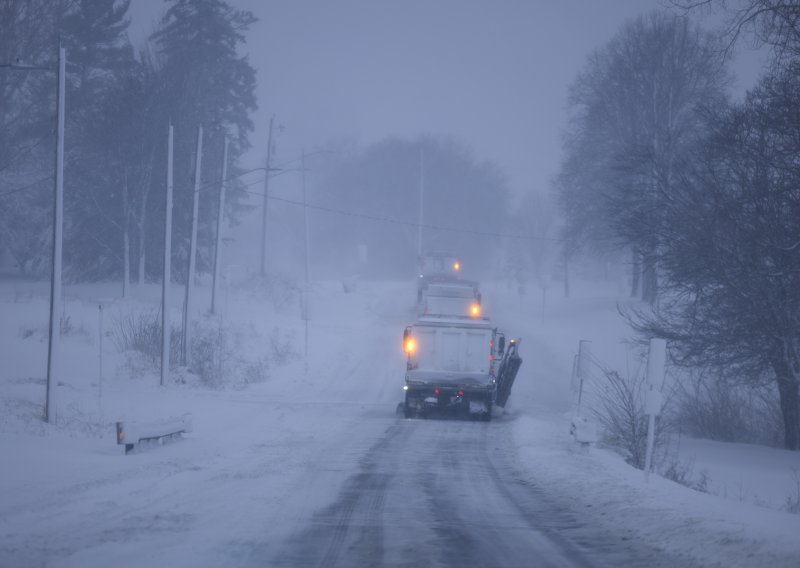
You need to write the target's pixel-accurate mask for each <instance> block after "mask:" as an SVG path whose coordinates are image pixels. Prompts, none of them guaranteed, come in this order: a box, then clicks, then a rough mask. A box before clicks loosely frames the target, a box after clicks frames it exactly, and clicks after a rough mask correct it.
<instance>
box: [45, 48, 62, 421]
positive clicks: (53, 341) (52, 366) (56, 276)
mask: <svg viewBox="0 0 800 568" xmlns="http://www.w3.org/2000/svg"><path fill="white" fill-rule="evenodd" d="M66 61H67V56H66V51H65V50H64V48H63V47H61V46H60V45H59V47H58V119H57V122H58V127H57V131H58V134H57V137H56V185H55V200H54V207H53V216H54V220H53V276H52V278H51V280H50V341H49V343H48V346H47V391H46V395H45V405H44V417H45V420H46V421H47V422H49V423H50V424H54V423H55V421H56V405H55V389H56V387H57V386H58V382H57V377H56V366H57V363H58V344H59V340H60V339H61V253H62V245H63V230H64V102H65V101H64V94H65V93H64V90H65V86H66V85H65V76H66Z"/></svg>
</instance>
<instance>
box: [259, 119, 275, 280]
mask: <svg viewBox="0 0 800 568" xmlns="http://www.w3.org/2000/svg"><path fill="white" fill-rule="evenodd" d="M274 121H275V115H272V116H271V117H270V119H269V136H268V137H267V162H266V164H265V165H266V168H265V170H264V202H263V204H262V206H261V271H260V274H261V276H266V275H267V202H268V200H269V172H270V164H271V163H272V125H273V123H274Z"/></svg>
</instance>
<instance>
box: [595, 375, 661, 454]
mask: <svg viewBox="0 0 800 568" xmlns="http://www.w3.org/2000/svg"><path fill="white" fill-rule="evenodd" d="M646 389H647V384H646V382H645V378H644V375H643V374H642V373H639V374H638V375H637V376H633V377H625V376H623V375H620V374H619V373H618V372H616V371H607V370H606V371H603V376H602V377H601V378H597V379H595V380H594V381H593V384H592V393H591V394H590V395H589V396H588V397H587V398H589V399H590V402H589V403H590V407H591V412H592V414H593V415H594V417H595V419H596V420H597V422H598V423H599V424H600V426H601V429H602V432H603V440H604V442H605V443H607V444H608V445H610V446H612V447H614V448H616V449H618V450H620V451H621V452H622V453H623V455H624V456H625V461H627V462H628V463H629V464H630V465H632V466H634V467H635V468H637V469H644V465H645V463H644V462H645V454H646V450H647V426H648V416H647V415H646V414H645V412H644V400H645V393H646ZM664 416H665V414H664V411H663V410H662V413H661V415H659V416H657V417H656V437H655V444H654V454H655V452H656V451H658V450H659V449H660V448H662V447H665V445H666V444H665V442H666V438H667V437H668V428H667V421H666V420H664V418H663V417H664Z"/></svg>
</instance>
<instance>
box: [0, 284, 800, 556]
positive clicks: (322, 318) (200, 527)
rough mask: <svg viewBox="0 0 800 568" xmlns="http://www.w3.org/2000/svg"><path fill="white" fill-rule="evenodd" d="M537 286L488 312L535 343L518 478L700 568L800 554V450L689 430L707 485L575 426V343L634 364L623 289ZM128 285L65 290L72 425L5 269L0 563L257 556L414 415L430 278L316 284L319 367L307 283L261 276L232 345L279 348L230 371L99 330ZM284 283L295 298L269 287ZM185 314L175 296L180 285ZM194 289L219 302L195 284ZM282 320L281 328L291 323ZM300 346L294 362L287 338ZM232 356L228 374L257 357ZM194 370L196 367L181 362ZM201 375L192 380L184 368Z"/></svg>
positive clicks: (689, 444)
mask: <svg viewBox="0 0 800 568" xmlns="http://www.w3.org/2000/svg"><path fill="white" fill-rule="evenodd" d="M529 294H531V295H529V297H526V298H524V299H523V300H522V301H521V300H520V298H519V297H518V296H516V294H514V293H510V292H508V291H507V290H506V288H505V287H504V286H502V285H496V286H491V285H490V286H485V287H484V291H483V297H484V301H485V305H486V312H487V313H488V314H490V315H491V314H495V316H496V317H495V322H496V323H497V324H498V325H501V326H502V327H503V328H504V329H505V330H506V331H507V332H508V333H510V334H511V335H516V336H518V337H521V338H522V346H521V353H522V355H523V358H524V363H523V367H522V371H521V372H520V377H519V378H518V380H517V384H516V386H515V390H514V393H513V395H512V403H511V405H510V408H509V412H508V413H507V414H506V415H505V416H502V417H500V418H499V420H498V424H496V425H493V426H496V427H494V428H493V430H492V431H493V432H497V433H498V435H500V436H503V440H502V444H501V445H502V447H503V448H507V451H508V453H509V454H510V455H511V457H512V459H513V462H514V463H515V464H516V467H517V468H518V473H517V475H519V476H520V477H522V478H525V479H530V480H531V481H532V482H534V483H536V484H538V485H539V486H541V487H543V488H545V490H546V491H547V492H548V493H551V494H553V495H554V496H558V497H559V498H560V499H562V500H563V501H564V502H565V503H568V504H569V506H570V507H571V508H572V510H573V511H577V512H578V513H579V514H581V515H584V516H585V518H586V519H587V520H588V521H590V522H592V523H597V524H599V525H606V526H608V527H609V529H610V530H611V529H613V530H615V531H616V532H617V534H619V535H620V538H623V539H634V540H635V539H639V540H641V541H642V542H646V543H648V544H650V545H653V546H654V547H656V548H660V549H662V550H666V551H668V552H670V553H671V554H672V555H674V556H675V555H676V556H678V557H679V558H682V559H686V561H687V564H688V563H691V562H695V563H699V564H703V565H721V566H754V565H764V564H766V563H767V562H769V563H770V564H772V565H776V566H795V565H797V564H798V562H799V561H800V542H798V540H797V538H796V535H797V534H800V516H798V515H792V514H789V513H787V512H785V511H783V510H782V508H783V506H784V505H785V502H786V498H787V497H790V496H792V495H793V492H794V491H796V483H795V477H794V476H793V469H800V455H798V454H796V453H791V452H785V451H782V450H777V449H770V448H763V447H753V446H744V445H732V444H719V443H713V442H709V441H702V440H691V439H686V438H684V439H683V440H682V441H681V445H680V458H681V459H686V460H688V459H693V460H694V471H695V472H700V471H706V472H707V475H708V479H709V491H710V493H708V494H704V493H699V492H697V491H693V490H691V489H688V488H686V487H683V486H681V485H678V484H676V483H673V482H670V481H667V480H664V479H662V478H659V477H658V476H652V477H651V478H650V481H649V483H647V484H645V482H644V480H643V479H642V473H641V472H640V471H638V470H635V469H632V468H630V467H629V466H627V465H626V464H625V463H624V461H623V460H622V458H620V457H619V456H618V455H616V454H615V453H613V452H611V451H609V450H604V449H601V448H597V447H593V448H591V449H590V450H589V451H588V452H584V451H582V450H581V449H579V448H577V447H576V446H575V445H574V443H573V442H572V441H571V439H570V437H569V435H568V433H567V430H568V422H569V420H568V416H569V412H570V408H571V401H572V393H571V392H570V388H569V377H570V370H571V365H572V357H573V355H574V353H575V349H576V347H577V342H578V340H579V339H590V340H592V341H593V352H594V354H595V355H596V356H597V357H598V359H601V360H602V361H604V362H606V363H607V364H608V365H610V366H619V367H622V366H625V365H627V364H629V359H630V357H629V354H628V351H627V348H626V346H625V344H623V343H621V340H622V339H623V338H625V337H627V336H628V335H629V332H628V330H627V329H626V327H625V324H624V322H623V321H622V320H621V318H620V317H619V316H618V315H617V311H616V302H617V300H618V297H619V290H617V289H616V287H615V286H608V285H594V286H584V287H583V288H580V289H579V290H578V291H577V292H576V294H575V296H574V297H573V298H571V299H570V300H568V301H567V300H564V299H561V298H559V294H558V291H557V290H549V291H548V296H547V299H546V302H545V304H544V313H542V301H541V297H534V295H533V294H532V293H529ZM117 295H118V286H114V285H94V286H74V287H68V288H67V302H66V308H65V313H66V315H67V316H68V317H69V321H70V329H69V333H68V334H67V335H66V336H65V337H64V339H63V344H62V356H61V357H62V358H61V361H62V369H63V370H62V373H61V375H60V376H59V381H60V382H61V385H60V386H59V389H58V416H59V424H58V425H57V426H55V427H52V426H47V425H44V424H43V423H42V422H41V421H40V419H39V418H40V415H41V412H42V403H43V400H44V376H45V366H46V348H47V342H46V324H47V287H46V286H45V285H33V286H31V285H29V284H22V283H5V284H0V362H2V365H1V366H0V455H2V456H4V458H3V460H2V464H0V565H2V566H31V565H34V566H38V565H47V566H107V565H115V566H142V565H170V566H220V565H245V564H248V563H249V562H251V561H252V559H253V558H256V557H262V556H269V554H267V552H268V551H269V550H272V549H274V548H275V547H276V546H278V545H279V544H280V543H283V542H285V541H286V540H287V539H288V538H290V536H291V535H293V534H297V533H298V532H299V531H300V530H301V529H302V528H303V526H305V525H306V524H307V523H308V522H309V519H311V518H312V516H313V514H314V513H315V512H316V511H319V510H322V509H323V508H324V507H326V506H328V505H330V504H331V503H332V502H334V501H335V498H336V496H337V494H338V493H339V490H340V489H341V487H342V486H343V484H345V482H346V480H347V479H348V477H350V475H351V474H352V473H353V472H354V471H355V469H356V464H357V463H358V462H359V459H361V458H362V457H363V456H364V454H365V453H367V452H368V450H369V449H370V448H372V447H373V445H374V444H375V443H376V442H377V441H378V440H380V439H381V438H382V436H383V435H384V433H385V432H387V431H388V430H389V429H391V428H392V426H393V425H394V424H396V423H397V420H400V418H398V417H397V415H396V414H395V405H396V404H397V402H399V400H400V399H401V392H402V391H401V386H402V375H403V369H404V361H403V357H402V353H401V349H400V339H401V337H402V329H403V327H404V326H405V325H406V324H408V323H409V322H410V321H411V319H412V318H413V299H414V296H415V291H414V283H413V282H408V283H385V282H384V283H382V282H362V283H360V285H359V287H358V289H357V290H356V292H355V293H351V294H345V293H344V292H343V290H342V286H341V283H335V282H331V283H317V284H315V285H314V287H313V294H312V301H311V322H310V326H309V330H310V332H309V369H308V373H305V372H304V364H303V352H304V330H303V325H302V323H303V322H302V321H301V320H300V317H299V314H300V309H299V306H298V304H297V301H296V297H295V296H293V295H292V293H291V291H290V290H289V291H287V290H286V289H285V288H280V287H278V289H276V290H275V292H274V294H273V296H272V297H268V296H267V295H265V294H263V293H262V292H259V290H258V289H255V288H253V287H242V288H237V289H232V290H231V291H230V292H227V293H226V294H225V296H224V302H223V305H224V308H225V309H224V322H225V325H226V326H228V328H229V329H231V330H233V331H232V332H231V335H230V338H229V340H230V341H231V344H232V345H233V346H234V347H235V349H234V351H235V352H236V358H237V360H238V359H244V360H246V361H245V362H246V363H248V364H249V363H254V362H258V361H262V362H265V364H268V365H269V369H268V371H267V374H266V378H264V379H263V380H261V381H258V382H253V383H251V384H246V385H245V384H243V383H242V382H241V381H238V382H235V383H233V384H230V385H228V386H226V387H224V388H208V387H203V386H199V385H197V384H194V383H193V382H192V381H191V380H190V381H189V384H181V385H176V384H172V385H169V386H167V387H164V388H162V387H159V386H158V376H157V372H156V371H155V369H152V368H147V367H146V366H145V365H144V364H143V363H142V362H141V361H136V360H134V359H131V358H130V357H126V355H125V354H122V353H118V352H117V349H116V347H115V345H114V343H113V342H112V341H111V338H110V337H108V336H105V337H104V338H103V354H102V355H103V381H102V384H101V383H100V381H99V376H100V356H99V355H100V352H99V348H100V345H99V343H100V342H99V337H98V325H99V313H98V312H99V310H98V300H100V299H110V298H114V297H115V296H117ZM158 297H159V289H158V287H157V286H147V287H145V288H144V289H136V288H134V290H133V294H132V299H131V300H129V301H128V302H121V301H119V300H116V301H113V302H109V303H108V304H106V306H105V308H104V311H103V317H104V327H105V329H106V331H108V330H110V329H111V328H112V326H113V324H112V322H113V321H114V319H115V317H119V315H120V314H124V313H127V312H129V311H131V310H142V309H151V308H152V307H154V306H155V305H156V302H157V299H158ZM275 297H279V298H283V300H281V301H274V298H275ZM173 298H174V299H175V305H174V306H173V319H174V321H175V322H176V323H177V321H179V314H178V306H179V305H180V299H181V293H180V290H179V289H178V288H177V287H176V289H175V292H174V293H173ZM196 305H197V306H198V307H200V306H206V307H207V305H208V290H207V289H206V288H203V287H201V288H200V297H199V298H198V300H197V301H196ZM276 328H278V331H277V332H276V331H275V329H276ZM274 338H277V340H278V343H281V342H284V343H286V342H287V341H288V342H290V344H291V356H290V357H289V358H288V360H287V361H280V357H279V356H278V354H276V352H275V351H274V350H273V348H272V341H271V340H272V339H274ZM238 363H241V364H239V365H238V366H237V361H233V360H231V361H228V362H226V363H225V364H226V365H229V366H230V367H229V368H230V369H231V373H233V369H234V368H235V369H237V372H238V370H241V368H242V365H243V364H244V363H242V361H238ZM182 376H184V377H186V375H185V374H184V375H182ZM189 378H190V379H191V377H189ZM187 412H188V413H191V414H192V416H193V422H194V431H193V432H192V433H191V434H189V435H187V436H186V439H185V440H182V441H180V442H177V443H175V444H171V445H169V446H165V447H160V448H154V449H152V450H149V451H143V452H140V453H134V454H131V455H127V456H126V455H124V453H123V450H122V448H121V447H120V446H117V445H116V444H115V438H114V430H113V425H114V422H115V421H118V420H124V421H130V420H140V421H142V420H153V419H157V418H163V417H168V416H175V415H180V414H183V413H187Z"/></svg>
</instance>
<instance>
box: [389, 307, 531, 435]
mask: <svg viewBox="0 0 800 568" xmlns="http://www.w3.org/2000/svg"><path fill="white" fill-rule="evenodd" d="M512 346H513V349H506V341H505V335H504V334H503V333H501V332H498V330H497V329H496V328H494V327H492V324H491V322H490V321H489V319H488V318H483V317H459V316H451V315H422V316H420V317H419V318H418V319H417V321H416V322H415V323H414V324H413V325H411V326H409V327H407V328H406V329H405V331H404V334H403V348H404V350H405V352H406V354H407V356H408V360H407V363H406V375H405V384H404V385H403V390H404V391H405V399H404V401H403V414H404V416H405V417H406V418H412V417H415V416H419V417H424V416H427V415H429V414H433V413H440V414H442V413H453V414H458V415H461V416H465V417H471V418H480V419H481V420H485V421H489V420H491V419H492V407H493V406H494V405H495V404H498V403H502V404H500V406H505V404H506V402H507V400H508V395H509V394H510V391H511V386H512V385H513V381H514V378H515V377H516V373H517V371H518V370H519V366H520V365H521V363H522V359H521V358H520V357H519V355H518V353H517V342H513V343H512ZM512 351H513V353H512V354H511V355H510V356H509V353H511V352H512ZM512 375H513V376H512ZM498 393H501V394H502V396H503V399H502V400H498V398H497V397H498Z"/></svg>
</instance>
